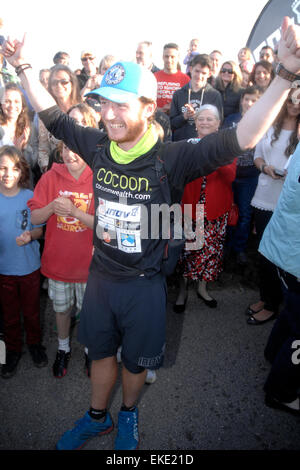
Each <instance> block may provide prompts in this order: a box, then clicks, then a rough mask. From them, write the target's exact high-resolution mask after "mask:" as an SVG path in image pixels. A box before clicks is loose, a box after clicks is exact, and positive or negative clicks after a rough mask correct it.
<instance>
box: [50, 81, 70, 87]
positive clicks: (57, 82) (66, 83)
mask: <svg viewBox="0 0 300 470" xmlns="http://www.w3.org/2000/svg"><path fill="white" fill-rule="evenodd" d="M69 83H71V81H70V80H65V79H61V80H52V81H51V85H52V86H57V85H62V86H67V85H68V84H69Z"/></svg>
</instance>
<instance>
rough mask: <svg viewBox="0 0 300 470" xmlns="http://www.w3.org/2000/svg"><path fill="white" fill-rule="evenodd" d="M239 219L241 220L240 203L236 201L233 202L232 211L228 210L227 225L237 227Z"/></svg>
mask: <svg viewBox="0 0 300 470" xmlns="http://www.w3.org/2000/svg"><path fill="white" fill-rule="evenodd" d="M238 220H239V208H238V205H237V204H236V203H235V202H233V203H232V206H231V208H230V211H229V212H228V219H227V225H229V226H230V227H235V226H236V225H237V223H238Z"/></svg>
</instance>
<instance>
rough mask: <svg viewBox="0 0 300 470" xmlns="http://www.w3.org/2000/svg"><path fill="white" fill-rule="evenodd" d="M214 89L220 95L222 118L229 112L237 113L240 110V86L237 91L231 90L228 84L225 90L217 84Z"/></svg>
mask: <svg viewBox="0 0 300 470" xmlns="http://www.w3.org/2000/svg"><path fill="white" fill-rule="evenodd" d="M216 89H217V90H218V91H219V92H220V94H221V96H222V102H223V109H224V118H226V117H227V116H229V115H230V114H235V113H238V112H239V110H240V100H241V93H242V88H240V89H239V90H238V91H233V89H232V88H231V87H230V85H228V86H227V87H226V88H225V90H221V89H219V88H218V87H217V86H216Z"/></svg>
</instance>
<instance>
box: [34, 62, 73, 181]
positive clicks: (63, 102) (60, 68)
mask: <svg viewBox="0 0 300 470" xmlns="http://www.w3.org/2000/svg"><path fill="white" fill-rule="evenodd" d="M48 91H49V93H50V94H51V95H52V96H53V98H54V99H55V101H56V103H57V105H58V107H59V108H60V109H61V110H62V111H63V112H65V113H66V112H67V111H68V109H69V108H70V107H71V106H73V105H74V104H77V103H80V102H82V98H81V96H80V92H79V86H78V80H77V76H76V75H75V74H74V73H73V72H72V71H71V70H70V69H69V67H67V66H66V65H62V64H59V65H56V66H55V67H53V69H52V70H51V73H50V76H49V81H48ZM58 143H59V141H58V140H57V139H55V137H53V136H52V135H51V134H50V132H48V131H47V129H46V128H45V126H44V125H43V123H42V122H41V121H39V157H38V162H39V166H40V169H41V171H42V173H44V172H45V171H46V170H48V169H49V168H50V167H51V165H52V163H53V162H54V161H55V162H57V163H59V162H60V163H62V159H61V157H60V155H59V151H58V149H57V145H58Z"/></svg>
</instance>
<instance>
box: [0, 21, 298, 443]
mask: <svg viewBox="0 0 300 470" xmlns="http://www.w3.org/2000/svg"><path fill="white" fill-rule="evenodd" d="M24 45H25V37H24V39H23V41H22V42H20V41H17V40H11V39H9V40H8V41H6V42H5V44H4V46H3V54H4V55H5V57H6V58H7V60H8V62H9V63H10V64H11V65H12V66H14V67H15V68H16V73H17V74H18V76H19V77H20V79H21V83H22V86H23V87H24V89H25V90H26V92H27V94H28V96H29V98H30V101H31V102H32V104H33V106H34V108H35V110H36V112H38V113H39V117H40V118H41V119H42V120H43V122H44V124H45V125H46V127H47V128H48V130H49V131H50V132H51V133H53V134H54V135H55V137H56V138H58V139H61V140H63V141H64V142H65V143H66V145H67V146H68V147H69V148H71V149H72V151H74V152H76V153H78V154H80V155H81V156H82V158H83V159H84V160H85V161H86V162H87V163H88V164H89V165H90V167H91V168H92V169H93V172H94V193H95V203H96V204H97V207H96V217H95V226H94V245H95V252H94V256H93V260H92V264H91V267H90V277H89V280H88V283H87V290H86V294H85V299H84V306H83V310H82V312H81V319H80V327H79V339H80V340H81V342H83V344H85V345H86V346H87V347H88V349H89V355H90V354H91V357H92V360H93V362H92V369H91V382H92V401H91V408H90V410H89V411H87V412H86V414H85V415H84V417H83V418H81V419H80V420H79V421H78V422H77V423H76V426H75V427H74V428H73V429H71V430H69V431H67V432H66V433H65V434H64V435H63V436H62V437H61V439H60V440H59V442H58V444H57V449H66V450H67V449H69V450H72V449H78V448H81V447H82V446H83V445H84V444H85V443H86V442H87V440H88V439H89V438H92V437H94V436H97V435H101V434H106V433H108V432H110V431H111V430H112V429H113V423H112V419H111V416H110V413H109V411H108V409H107V408H108V405H109V403H110V399H111V395H112V392H113V390H114V388H115V385H116V382H117V376H118V367H117V362H116V352H117V347H118V343H119V342H121V343H122V361H123V368H122V392H123V404H122V408H121V410H120V412H119V415H118V416H119V421H118V433H117V436H116V441H115V449H116V450H133V449H136V448H137V447H138V443H139V434H138V409H137V401H138V398H139V396H140V393H141V391H142V388H143V386H144V383H145V376H146V368H147V367H149V366H150V367H151V368H153V367H154V368H155V369H158V368H159V367H160V366H161V365H162V360H163V355H164V346H165V338H164V336H165V310H166V288H165V279H164V275H163V274H162V270H161V269H162V258H163V252H164V247H165V245H166V240H163V237H162V228H161V227H160V231H159V237H158V238H155V239H154V238H151V237H150V238H147V237H142V235H141V233H140V232H141V224H142V225H143V224H144V223H145V224H147V222H148V223H149V224H150V225H148V227H150V229H151V212H152V208H153V205H156V204H159V205H161V204H162V203H163V202H165V200H164V197H163V192H162V187H161V185H160V183H159V181H158V175H157V174H156V171H155V162H156V161H157V160H158V157H163V160H164V167H165V171H166V174H167V176H168V181H167V182H168V184H170V186H171V187H172V188H174V189H176V190H177V193H176V195H177V194H178V190H180V191H181V192H183V190H184V186H185V184H187V183H188V182H190V181H192V180H194V179H195V178H198V177H200V176H203V175H207V174H209V173H211V172H212V171H215V169H216V168H218V167H219V166H223V165H226V164H228V163H230V162H232V161H233V160H234V158H235V157H236V156H237V155H240V154H241V153H242V152H244V151H245V150H246V149H248V148H253V147H254V146H255V145H256V144H257V142H258V141H259V140H260V139H261V138H262V136H263V135H264V133H265V132H266V131H267V129H268V128H269V127H270V125H271V124H272V122H273V121H274V119H275V117H276V116H277V114H278V113H279V111H280V109H281V107H282V105H283V103H284V102H285V100H286V98H287V96H288V93H289V90H290V88H291V87H292V82H293V81H295V80H296V78H297V75H296V74H299V73H300V28H299V26H297V25H293V24H292V22H291V20H290V19H289V18H287V17H286V18H285V19H284V21H283V24H282V39H281V41H280V43H279V52H278V55H279V58H280V61H281V65H280V67H279V68H278V70H277V75H278V76H277V77H276V78H275V79H274V80H273V82H272V83H271V85H270V86H269V87H268V89H267V90H266V92H265V93H264V94H263V95H262V97H261V98H260V99H259V100H258V101H257V103H255V104H254V105H253V107H252V108H251V109H249V111H247V113H246V114H245V116H243V118H242V119H241V121H240V122H239V123H238V126H237V128H236V129H227V130H226V129H225V130H221V131H219V132H218V133H216V134H212V135H210V136H206V137H205V138H203V139H201V141H200V142H198V143H195V142H194V143H193V142H187V141H181V142H171V143H168V144H166V145H165V146H164V145H162V144H161V143H160V141H159V140H158V136H157V134H156V133H155V132H154V133H153V127H152V126H151V125H150V122H149V120H151V117H152V116H153V115H154V113H155V108H156V91H157V83H156V81H155V80H154V77H153V74H152V73H151V72H150V71H147V70H146V69H145V68H143V67H141V66H139V65H138V64H135V63H132V62H119V63H116V64H114V65H113V66H112V67H111V68H110V69H109V70H108V71H107V72H106V74H105V75H104V77H103V80H102V82H101V85H100V88H99V89H98V90H96V91H97V93H98V94H99V95H100V97H101V109H102V110H101V114H102V119H103V121H104V124H105V126H106V128H107V132H108V135H107V136H106V135H105V134H103V133H102V132H101V131H100V130H98V129H91V128H85V127H82V126H78V125H77V124H76V123H75V122H74V120H72V119H71V118H69V117H68V116H66V115H65V114H64V113H62V112H61V111H60V110H59V108H58V107H57V106H56V103H55V101H54V100H53V98H52V97H51V96H50V95H49V94H48V93H47V91H46V90H45V89H44V88H43V86H42V85H41V84H40V83H39V82H38V80H36V79H35V75H36V74H35V72H34V70H31V65H30V64H29V62H28V60H26V56H25V51H26V48H25V47H24ZM153 80H154V81H153ZM166 150H167V151H166ZM162 153H163V154H162ZM121 189H122V194H123V195H122V196H121ZM125 192H126V201H124V197H125V196H124V193H125ZM120 198H121V199H120ZM137 201H138V202H137ZM141 203H142V204H143V207H141V205H140V204H141ZM142 209H144V210H143V211H142ZM142 228H145V227H144V225H143V227H142ZM150 231H151V230H150ZM114 232H117V233H118V235H119V236H118V237H112V235H113V233H114ZM104 235H105V237H104ZM161 422H163V419H162V420H161Z"/></svg>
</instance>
